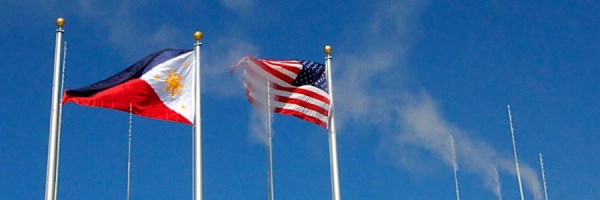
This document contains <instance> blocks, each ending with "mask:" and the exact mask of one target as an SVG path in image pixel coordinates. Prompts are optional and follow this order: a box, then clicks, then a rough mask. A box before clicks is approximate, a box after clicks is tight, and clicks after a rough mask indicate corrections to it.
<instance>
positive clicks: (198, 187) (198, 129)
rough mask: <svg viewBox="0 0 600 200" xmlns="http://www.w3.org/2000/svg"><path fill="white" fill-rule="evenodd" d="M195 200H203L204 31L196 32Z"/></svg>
mask: <svg viewBox="0 0 600 200" xmlns="http://www.w3.org/2000/svg"><path fill="white" fill-rule="evenodd" d="M194 39H196V43H195V44H194V56H195V59H194V66H195V67H196V69H195V70H194V72H195V73H194V76H195V82H194V88H195V90H194V92H195V93H194V96H195V98H194V99H195V101H194V109H195V110H194V113H195V117H194V188H193V189H194V190H193V191H194V200H202V114H201V107H200V106H201V99H200V95H201V89H202V87H201V86H202V85H201V81H202V80H201V79H200V46H202V42H200V40H201V39H202V32H200V31H196V32H195V33H194Z"/></svg>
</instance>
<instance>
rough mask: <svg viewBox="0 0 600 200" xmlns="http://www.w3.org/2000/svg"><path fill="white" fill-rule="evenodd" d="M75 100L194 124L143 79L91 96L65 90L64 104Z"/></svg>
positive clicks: (154, 117)
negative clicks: (130, 108)
mask: <svg viewBox="0 0 600 200" xmlns="http://www.w3.org/2000/svg"><path fill="white" fill-rule="evenodd" d="M68 102H73V103H76V104H79V105H82V106H91V107H101V108H109V109H115V110H121V111H124V112H129V104H130V103H131V104H132V106H133V109H132V113H133V114H136V115H139V116H143V117H148V118H153V119H159V120H166V121H173V122H179V123H184V124H192V122H190V121H189V120H187V119H186V118H185V117H183V116H182V115H181V114H179V113H177V112H175V111H173V110H171V109H170V108H169V107H167V106H166V105H165V104H164V103H163V102H162V101H161V100H160V97H158V95H157V94H156V92H155V91H154V89H152V87H150V85H148V83H147V82H146V81H144V80H141V79H132V80H129V81H127V82H125V83H122V84H119V85H116V86H113V87H111V88H108V89H106V90H103V91H100V92H98V93H96V94H94V95H93V96H90V97H78V96H70V95H69V94H68V93H66V92H65V94H64V97H63V104H66V103H68Z"/></svg>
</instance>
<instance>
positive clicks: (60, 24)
mask: <svg viewBox="0 0 600 200" xmlns="http://www.w3.org/2000/svg"><path fill="white" fill-rule="evenodd" d="M64 25H65V19H64V18H62V17H59V18H58V19H56V26H58V28H61V27H63V26H64Z"/></svg>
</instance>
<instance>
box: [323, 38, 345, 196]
mask: <svg viewBox="0 0 600 200" xmlns="http://www.w3.org/2000/svg"><path fill="white" fill-rule="evenodd" d="M324 51H325V69H326V70H327V71H326V73H327V91H329V98H331V99H330V106H331V109H329V123H328V126H329V156H330V158H329V159H330V160H329V161H330V165H331V166H330V167H331V188H332V191H331V193H332V196H331V197H332V199H333V200H341V196H340V178H339V173H338V158H337V141H336V135H335V134H336V132H335V112H334V109H335V107H334V106H333V85H332V84H331V82H332V81H331V77H332V76H331V46H330V45H325V48H324Z"/></svg>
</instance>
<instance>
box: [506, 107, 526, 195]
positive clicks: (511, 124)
mask: <svg viewBox="0 0 600 200" xmlns="http://www.w3.org/2000/svg"><path fill="white" fill-rule="evenodd" d="M507 107H508V121H509V122H510V135H511V136H512V143H513V152H514V153H515V166H516V168H517V179H518V180H519V192H520V194H521V200H525V196H523V184H522V183H521V172H520V171H519V160H518V159H517V145H516V144H515V129H513V123H512V115H511V113H510V105H508V106H507Z"/></svg>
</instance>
